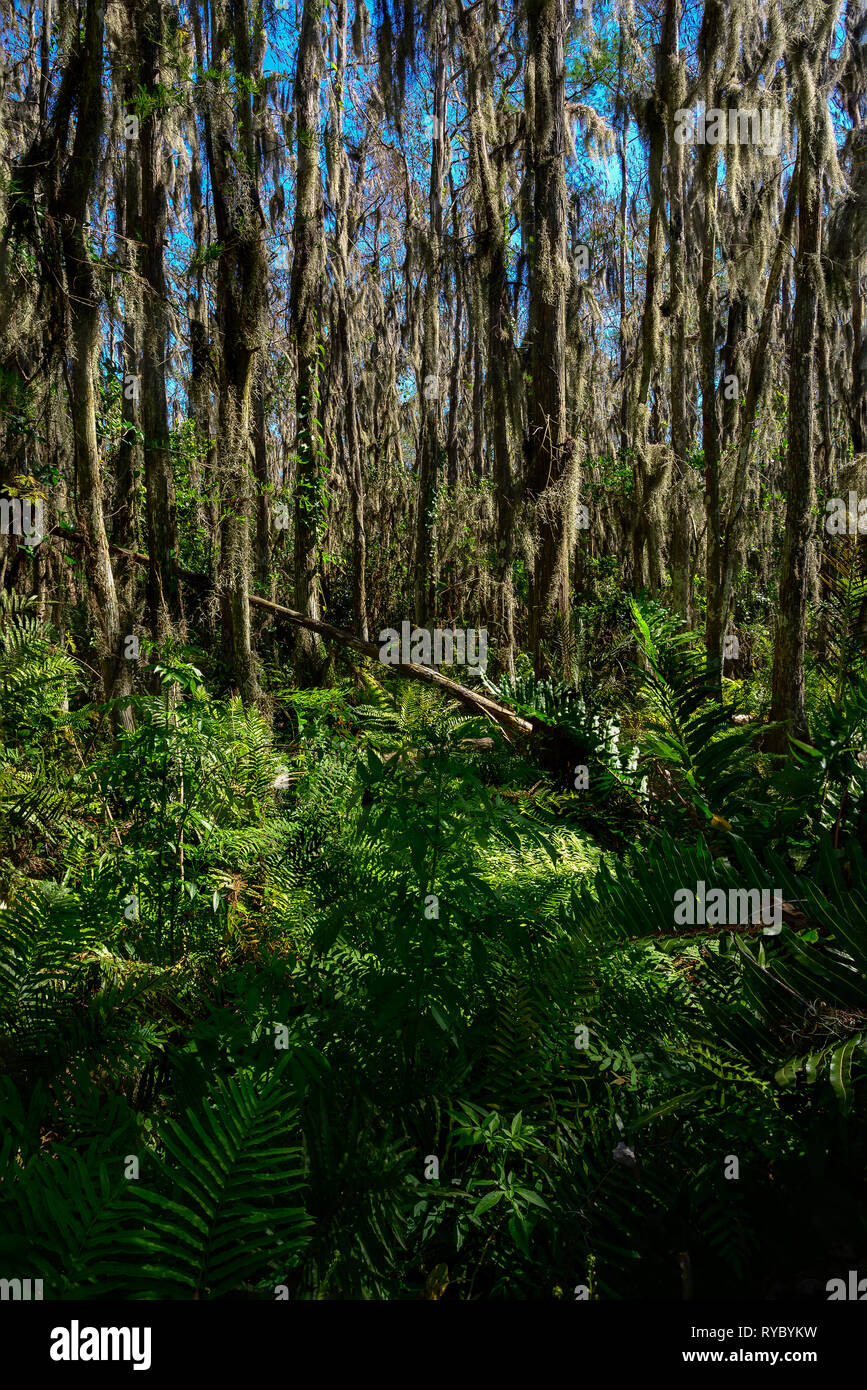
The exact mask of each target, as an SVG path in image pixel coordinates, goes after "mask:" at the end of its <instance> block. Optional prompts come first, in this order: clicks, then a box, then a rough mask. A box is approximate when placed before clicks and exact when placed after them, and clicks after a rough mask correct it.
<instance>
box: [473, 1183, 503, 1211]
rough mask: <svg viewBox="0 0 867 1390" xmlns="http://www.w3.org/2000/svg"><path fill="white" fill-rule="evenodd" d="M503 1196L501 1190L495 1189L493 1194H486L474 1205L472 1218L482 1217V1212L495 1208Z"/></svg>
mask: <svg viewBox="0 0 867 1390" xmlns="http://www.w3.org/2000/svg"><path fill="white" fill-rule="evenodd" d="M502 1196H503V1192H502V1189H501V1188H499V1187H497V1188H495V1189H494V1191H493V1192H486V1193H485V1195H484V1197H483V1198H482V1199H481V1201H480V1202H477V1203H476V1207H475V1210H474V1211H473V1216H474V1217H475V1216H482V1215H483V1213H484V1212H486V1211H490V1209H491V1207H493V1206H496V1204H497V1202H499V1201H500V1199H501V1198H502Z"/></svg>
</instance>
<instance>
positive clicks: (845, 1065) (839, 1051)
mask: <svg viewBox="0 0 867 1390" xmlns="http://www.w3.org/2000/svg"><path fill="white" fill-rule="evenodd" d="M860 1041H861V1035H860V1034H859V1035H858V1037H856V1038H849V1040H848V1041H847V1042H844V1043H843V1044H842V1045H841V1046H840V1047H837V1048H835V1049H834V1051H833V1052H832V1054H831V1069H830V1076H831V1085H832V1086H833V1088H834V1092H835V1094H836V1096H837V1099H838V1100H839V1102H840V1104H841V1105H842V1107H843V1109H844V1110H848V1109H849V1107H850V1105H851V1104H852V1090H851V1083H852V1053H853V1052H854V1051H855V1048H856V1047H857V1046H858V1044H859V1042H860Z"/></svg>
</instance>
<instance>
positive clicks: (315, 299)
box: [291, 0, 326, 678]
mask: <svg viewBox="0 0 867 1390" xmlns="http://www.w3.org/2000/svg"><path fill="white" fill-rule="evenodd" d="M321 15H322V0H304V13H303V17H302V21H301V36H300V40H299V44H298V67H297V72H296V78H295V105H296V122H297V131H298V143H297V156H298V172H297V184H296V195H295V197H296V202H295V238H294V240H295V250H294V257H293V261H292V286H291V329H292V336H293V338H294V340H295V350H296V356H297V375H296V385H295V413H296V429H297V444H296V450H295V452H296V460H297V464H296V468H297V471H296V480H295V606H296V608H297V609H298V610H299V611H300V612H302V613H304V614H306V615H307V617H309V618H315V619H318V618H319V617H320V611H321V602H320V580H319V574H318V554H319V538H320V529H321V527H322V525H323V523H324V519H325V502H324V492H325V482H326V480H325V476H324V472H323V468H324V464H323V460H322V457H321V449H322V440H321V435H322V428H321V399H320V397H321V373H320V353H321V351H322V333H321V323H320V319H319V315H320V302H321V300H322V297H323V296H322V290H323V284H324V275H323V267H324V254H325V252H324V230H323V220H322V219H323V209H322V190H321V186H320V173H319V161H320V130H319V125H320V117H319V84H320V80H321V74H322V48H321V44H320V38H319V24H320V18H321ZM323 657H324V653H323V650H322V645H321V643H320V642H319V640H318V638H317V637H316V636H315V634H314V633H313V632H311V631H309V630H305V631H302V632H301V633H299V643H298V649H297V659H298V665H299V668H300V670H301V671H302V672H303V673H304V675H305V677H306V678H311V677H312V676H313V675H314V673H315V672H316V671H317V670H318V669H319V668H320V667H321V664H322V661H323Z"/></svg>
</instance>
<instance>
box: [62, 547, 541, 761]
mask: <svg viewBox="0 0 867 1390" xmlns="http://www.w3.org/2000/svg"><path fill="white" fill-rule="evenodd" d="M51 536H52V539H55V538H56V539H58V540H68V541H72V542H74V543H75V544H76V545H82V544H83V543H84V537H83V536H81V535H79V534H78V532H76V531H67V530H66V529H65V528H64V527H62V526H55V527H54V528H53V530H52V532H51ZM109 550H110V551H111V552H112V553H113V554H114V555H123V556H125V557H126V559H128V560H132V561H133V562H134V563H135V564H137V565H147V564H149V563H150V561H149V560H148V557H147V555H143V554H142V552H141V551H140V550H125V549H124V548H123V546H120V545H110V546H109ZM177 574H178V577H179V578H180V579H183V580H185V581H187V582H188V583H192V584H198V585H205V586H207V585H209V584H210V580H209V579H208V577H207V575H204V574H196V573H195V572H194V571H193V570H184V569H180V568H178V570H177ZM247 602H248V603H249V605H250V607H251V608H260V609H262V610H263V611H264V612H266V613H273V614H274V615H275V616H278V617H281V618H286V619H287V621H288V622H290V623H293V624H294V625H295V626H296V627H303V628H307V629H308V630H309V631H310V632H318V633H319V635H320V636H321V637H327V638H330V639H331V641H333V642H339V643H340V645H341V646H343V647H351V648H352V649H353V651H357V652H361V653H362V655H364V656H369V657H370V658H371V660H373V661H378V660H379V648H378V647H377V646H374V644H373V643H372V642H362V640H361V638H360V637H356V636H355V635H354V634H353V633H351V632H346V631H345V629H344V628H341V627H333V626H332V624H331V623H323V622H321V621H320V620H319V619H317V618H308V617H306V615H305V614H304V613H297V612H296V611H295V609H294V608H286V607H285V606H284V605H283V604H282V603H272V602H271V600H270V599H266V598H259V597H258V596H257V595H256V594H248V595H247ZM389 670H392V671H396V672H398V673H399V674H400V675H403V676H409V677H411V678H412V679H413V680H417V681H422V682H424V684H426V685H434V686H437V688H438V689H440V690H442V691H443V692H444V693H445V694H447V695H450V696H451V697H452V699H454V700H458V701H459V702H460V703H461V704H463V705H466V706H467V707H468V708H469V709H472V710H475V711H476V713H477V714H484V715H485V716H486V717H487V718H488V719H491V720H493V721H494V722H495V723H497V724H499V725H501V726H502V727H503V728H504V729H510V730H511V731H512V732H513V733H519V734H529V733H532V731H533V726H532V724H531V723H530V722H529V721H528V720H526V719H521V718H520V716H519V715H517V714H515V713H514V712H513V711H512V710H510V709H506V708H505V706H503V705H498V704H497V702H496V701H495V700H491V699H489V698H488V696H487V695H480V694H478V693H477V692H476V691H475V690H469V689H468V688H467V687H466V686H465V685H458V683H457V681H453V680H449V678H448V676H443V675H441V674H440V672H439V671H434V670H432V668H431V667H430V666H420V665H418V664H417V663H416V662H414V661H399V662H395V663H389Z"/></svg>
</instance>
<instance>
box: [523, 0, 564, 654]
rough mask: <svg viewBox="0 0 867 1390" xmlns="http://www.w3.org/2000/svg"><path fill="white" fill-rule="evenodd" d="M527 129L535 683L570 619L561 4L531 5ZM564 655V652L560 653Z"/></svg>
mask: <svg viewBox="0 0 867 1390" xmlns="http://www.w3.org/2000/svg"><path fill="white" fill-rule="evenodd" d="M527 17H528V53H527V76H528V82H527V102H526V120H527V129H528V136H529V148H528V158H529V160H530V162H531V164H532V168H533V171H534V187H533V247H532V255H531V258H530V317H529V347H530V388H529V400H528V435H527V441H526V445H525V449H526V458H527V473H526V485H527V495H528V498H529V500H530V501H531V503H532V505H533V509H534V513H535V532H536V536H535V540H536V556H535V562H534V565H533V571H532V574H531V576H530V585H529V626H530V648H531V652H532V657H533V669H534V671H535V672H536V674H537V675H543V674H545V673H546V672H547V669H548V667H549V665H550V659H549V658H548V657H547V656H546V655H545V653H544V650H543V644H544V643H545V640H546V638H547V639H549V638H550V637H551V636H552V635H553V632H554V629H555V627H556V625H557V622H558V620H559V623H560V626H561V632H562V630H563V628H564V627H565V626H566V625H567V624H568V617H569V562H568V558H569V539H570V531H571V529H572V527H571V524H570V523H571V520H572V518H570V516H569V508H570V507H571V505H572V501H573V499H572V495H571V494H572V487H573V482H574V464H575V453H576V446H575V440H574V439H571V438H570V437H569V435H568V434H567V431H566V291H567V288H568V282H569V267H568V263H567V260H566V172H565V153H566V113H565V70H564V62H563V42H564V35H565V27H566V22H565V4H564V0H529V3H528V9H527ZM563 654H564V655H565V652H564V653H563Z"/></svg>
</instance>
